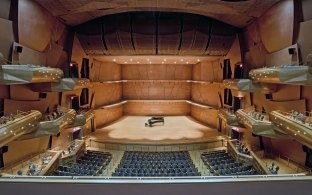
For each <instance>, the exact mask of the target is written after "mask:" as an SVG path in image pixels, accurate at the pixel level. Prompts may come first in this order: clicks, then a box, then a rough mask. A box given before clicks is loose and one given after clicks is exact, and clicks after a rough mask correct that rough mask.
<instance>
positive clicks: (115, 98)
mask: <svg viewBox="0 0 312 195" xmlns="http://www.w3.org/2000/svg"><path fill="white" fill-rule="evenodd" d="M92 90H93V91H94V92H95V96H94V101H95V102H94V103H95V105H94V106H95V108H98V107H100V106H105V105H109V104H113V103H117V102H120V101H121V98H122V84H121V83H115V84H105V83H94V85H93V89H92Z"/></svg>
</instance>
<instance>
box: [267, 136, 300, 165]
mask: <svg viewBox="0 0 312 195" xmlns="http://www.w3.org/2000/svg"><path fill="white" fill-rule="evenodd" d="M271 143H272V146H271V147H272V149H273V151H274V152H275V153H277V154H281V155H283V156H287V157H289V158H290V159H292V160H294V161H296V162H298V163H300V164H303V165H304V163H305V152H303V150H302V145H301V144H300V143H299V142H297V141H295V140H282V139H271Z"/></svg>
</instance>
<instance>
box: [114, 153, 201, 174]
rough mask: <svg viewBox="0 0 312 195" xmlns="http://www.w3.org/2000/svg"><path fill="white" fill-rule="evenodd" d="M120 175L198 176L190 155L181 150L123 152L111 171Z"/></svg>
mask: <svg viewBox="0 0 312 195" xmlns="http://www.w3.org/2000/svg"><path fill="white" fill-rule="evenodd" d="M113 176H116V177H120V176H125V177H185V176H200V173H199V172H198V170H197V169H196V168H195V165H194V164H193V162H192V160H191V158H190V155H189V153H188V152H186V151H181V152H132V151H131V152H129V151H127V152H125V153H124V155H123V157H122V160H121V162H120V164H119V166H118V168H117V169H116V170H115V173H113Z"/></svg>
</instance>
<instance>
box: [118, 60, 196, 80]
mask: <svg viewBox="0 0 312 195" xmlns="http://www.w3.org/2000/svg"><path fill="white" fill-rule="evenodd" d="M191 78H192V65H188V64H186V65H181V64H177V65H173V64H128V65H126V64H124V65H122V79H123V80H190V79H191Z"/></svg>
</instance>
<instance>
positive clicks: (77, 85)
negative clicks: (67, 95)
mask: <svg viewBox="0 0 312 195" xmlns="http://www.w3.org/2000/svg"><path fill="white" fill-rule="evenodd" d="M91 86H92V84H91V83H90V80H89V79H77V78H62V79H60V81H59V82H57V83H40V84H38V83H34V84H32V85H31V89H32V90H33V91H35V92H63V91H73V90H77V89H83V88H88V87H91Z"/></svg>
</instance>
